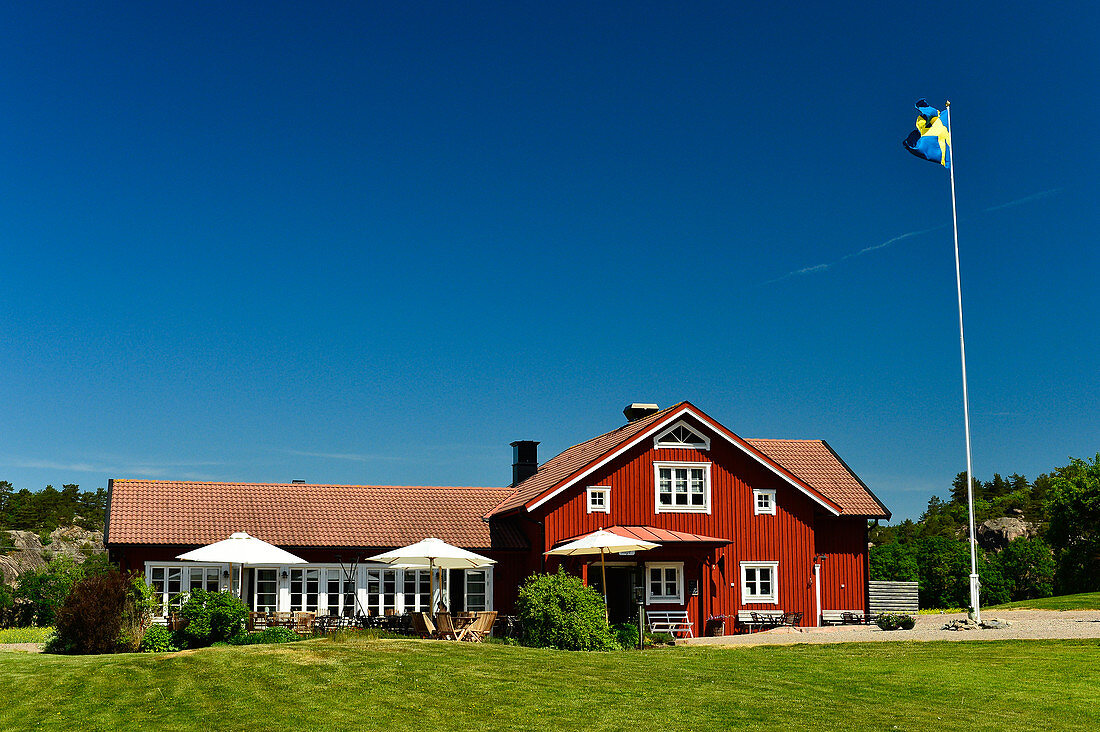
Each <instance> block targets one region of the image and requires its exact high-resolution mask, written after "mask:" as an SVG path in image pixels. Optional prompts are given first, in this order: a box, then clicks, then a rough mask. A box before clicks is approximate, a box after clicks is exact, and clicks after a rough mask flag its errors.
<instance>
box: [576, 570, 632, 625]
mask: <svg viewBox="0 0 1100 732" xmlns="http://www.w3.org/2000/svg"><path fill="white" fill-rule="evenodd" d="M634 574H635V570H634V567H608V568H607V616H608V619H609V620H610V622H611V624H612V625H614V624H616V623H629V622H631V621H632V620H635V618H636V617H637V615H638V607H637V605H635V604H634ZM588 584H589V585H591V586H592V587H593V588H595V590H596V591H597V592H599V593H600V594H603V573H602V572H601V570H600V565H599V563H596V564H592V565H591V566H589V567H588Z"/></svg>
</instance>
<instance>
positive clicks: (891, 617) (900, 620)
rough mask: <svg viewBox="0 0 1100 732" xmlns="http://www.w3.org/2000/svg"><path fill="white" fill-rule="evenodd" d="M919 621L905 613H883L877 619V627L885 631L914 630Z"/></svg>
mask: <svg viewBox="0 0 1100 732" xmlns="http://www.w3.org/2000/svg"><path fill="white" fill-rule="evenodd" d="M916 624H917V619H916V618H914V617H913V616H912V615H906V614H905V613H882V614H881V615H879V616H878V617H877V618H875V625H877V626H878V627H880V628H882V629H883V630H912V629H913V626H914V625H916Z"/></svg>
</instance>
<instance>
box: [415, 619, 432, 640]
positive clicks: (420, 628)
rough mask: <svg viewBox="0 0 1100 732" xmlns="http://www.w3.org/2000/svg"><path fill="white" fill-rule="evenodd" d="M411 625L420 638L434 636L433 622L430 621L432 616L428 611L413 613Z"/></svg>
mask: <svg viewBox="0 0 1100 732" xmlns="http://www.w3.org/2000/svg"><path fill="white" fill-rule="evenodd" d="M412 627H413V632H414V633H416V634H417V635H418V636H420V637H421V638H435V637H436V630H435V623H433V622H432V617H431V616H430V615H428V613H413V615H412Z"/></svg>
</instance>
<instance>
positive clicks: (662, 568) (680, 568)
mask: <svg viewBox="0 0 1100 732" xmlns="http://www.w3.org/2000/svg"><path fill="white" fill-rule="evenodd" d="M645 571H646V580H647V581H646V592H645V595H646V597H645V599H646V602H647V603H648V602H683V601H684V565H683V563H682V562H678V563H675V564H673V563H668V562H666V563H661V564H657V563H649V564H646V565H645Z"/></svg>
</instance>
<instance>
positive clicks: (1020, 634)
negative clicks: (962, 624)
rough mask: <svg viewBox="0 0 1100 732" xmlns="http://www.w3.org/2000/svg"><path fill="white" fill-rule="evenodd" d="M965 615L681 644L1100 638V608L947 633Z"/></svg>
mask: <svg viewBox="0 0 1100 732" xmlns="http://www.w3.org/2000/svg"><path fill="white" fill-rule="evenodd" d="M965 617H966V614H965V613H954V614H951V613H945V614H943V615H918V616H917V624H916V627H914V628H913V629H912V630H894V631H885V630H880V629H879V628H878V627H877V626H875V625H871V626H866V625H837V626H830V627H825V628H799V629H794V630H792V629H791V628H776V629H774V630H768V631H765V632H763V633H751V634H743V635H730V636H725V637H723V638H690V639H686V640H677V641H676V645H678V646H680V645H686V646H774V645H789V644H794V643H863V642H866V641H934V640H946V641H961V640H1008V639H1014V638H1028V639H1043V638H1100V610H999V611H995V612H988V611H986V612H983V613H982V620H985V621H988V620H990V619H992V618H999V619H1001V620H1007V621H1009V622H1011V623H1012V625H1011V626H1010V627H1008V628H998V629H995V630H981V629H979V630H966V631H951V630H943V625H944V623H946V622H947V621H949V620H958V619H961V618H965Z"/></svg>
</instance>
